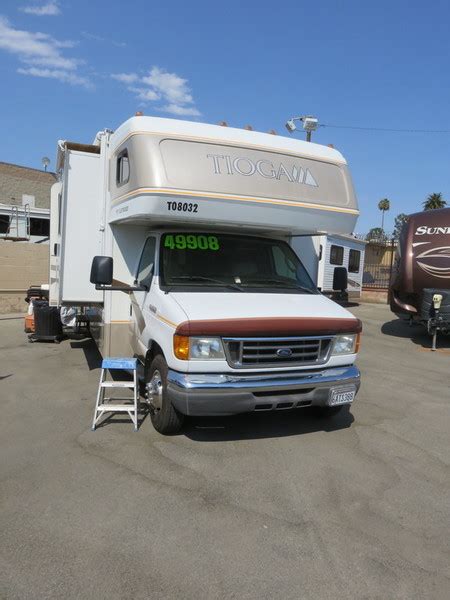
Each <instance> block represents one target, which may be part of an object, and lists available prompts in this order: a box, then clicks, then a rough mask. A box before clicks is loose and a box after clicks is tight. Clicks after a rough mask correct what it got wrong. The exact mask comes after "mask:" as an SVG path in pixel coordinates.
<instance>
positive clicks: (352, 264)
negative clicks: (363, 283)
mask: <svg viewBox="0 0 450 600" xmlns="http://www.w3.org/2000/svg"><path fill="white" fill-rule="evenodd" d="M360 263H361V252H360V251H359V250H350V254H349V257H348V272H349V273H358V272H359V265H360Z"/></svg>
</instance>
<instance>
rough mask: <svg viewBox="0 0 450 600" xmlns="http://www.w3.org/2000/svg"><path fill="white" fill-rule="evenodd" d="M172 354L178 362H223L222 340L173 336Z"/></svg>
mask: <svg viewBox="0 0 450 600" xmlns="http://www.w3.org/2000/svg"><path fill="white" fill-rule="evenodd" d="M173 350H174V354H175V356H176V357H177V358H179V359H180V360H224V359H225V353H224V351H223V346H222V340H221V339H220V338H210V337H187V336H182V335H175V336H174V338H173Z"/></svg>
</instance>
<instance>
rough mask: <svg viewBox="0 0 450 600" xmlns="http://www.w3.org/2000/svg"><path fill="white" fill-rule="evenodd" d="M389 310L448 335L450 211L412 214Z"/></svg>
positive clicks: (404, 230)
mask: <svg viewBox="0 0 450 600" xmlns="http://www.w3.org/2000/svg"><path fill="white" fill-rule="evenodd" d="M389 298H390V305H391V310H392V311H393V312H394V313H396V314H398V315H400V316H403V317H404V316H406V317H408V318H409V319H411V320H413V321H417V322H420V323H422V324H424V325H425V326H426V327H427V329H428V331H429V333H430V334H431V335H433V349H435V348H436V334H437V332H438V331H440V332H442V333H447V334H448V333H450V208H443V209H440V210H429V211H424V212H420V213H415V214H413V215H410V216H409V217H408V220H407V222H406V223H405V224H404V226H403V228H402V231H401V234H400V239H399V243H398V246H397V252H396V257H395V261H394V265H393V271H392V277H391V282H390V289H389Z"/></svg>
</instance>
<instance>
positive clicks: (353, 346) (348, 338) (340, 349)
mask: <svg viewBox="0 0 450 600" xmlns="http://www.w3.org/2000/svg"><path fill="white" fill-rule="evenodd" d="M357 346H359V334H356V333H351V334H348V335H338V336H337V337H336V338H335V339H334V342H333V350H332V352H331V354H332V356H338V355H341V354H355V353H356V352H357V351H358V350H357Z"/></svg>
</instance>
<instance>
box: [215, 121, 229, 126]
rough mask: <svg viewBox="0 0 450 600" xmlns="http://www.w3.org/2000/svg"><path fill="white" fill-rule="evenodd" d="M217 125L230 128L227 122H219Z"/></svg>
mask: <svg viewBox="0 0 450 600" xmlns="http://www.w3.org/2000/svg"><path fill="white" fill-rule="evenodd" d="M217 125H220V126H221V127H228V123H227V122H226V121H219V122H218V123H217Z"/></svg>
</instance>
